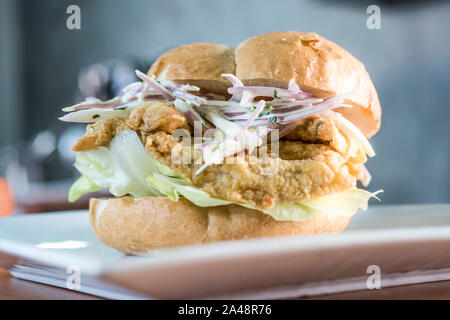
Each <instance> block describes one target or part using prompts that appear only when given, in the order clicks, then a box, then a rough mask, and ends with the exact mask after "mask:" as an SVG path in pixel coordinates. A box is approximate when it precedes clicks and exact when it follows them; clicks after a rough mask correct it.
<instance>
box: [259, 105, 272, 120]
mask: <svg viewBox="0 0 450 320" xmlns="http://www.w3.org/2000/svg"><path fill="white" fill-rule="evenodd" d="M271 111H272V107H271V106H265V107H264V109H263V110H262V111H261V112H260V113H259V115H258V118H262V117H264V116H267V115H268V114H270V112H271Z"/></svg>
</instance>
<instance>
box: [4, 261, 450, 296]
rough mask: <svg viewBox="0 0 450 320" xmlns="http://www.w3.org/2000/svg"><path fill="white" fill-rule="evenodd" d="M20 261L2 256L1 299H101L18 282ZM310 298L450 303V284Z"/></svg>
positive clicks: (441, 283)
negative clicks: (15, 272)
mask: <svg viewBox="0 0 450 320" xmlns="http://www.w3.org/2000/svg"><path fill="white" fill-rule="evenodd" d="M16 261H17V259H16V258H14V257H11V256H6V255H4V254H1V253H0V266H2V267H0V300H14V299H18V300H98V299H101V298H99V297H95V296H90V295H87V294H83V293H78V292H75V291H70V290H68V289H62V288H57V287H52V286H49V285H44V284H40V283H35V282H30V281H25V280H20V279H16V278H14V277H13V276H11V274H10V273H9V272H8V271H7V268H9V267H10V266H13V265H14V264H15V263H16ZM304 299H305V300H307V299H316V300H317V299H350V300H351V299H438V300H442V299H445V300H450V281H440V282H433V283H425V284H417V285H407V286H400V287H393V288H385V289H381V290H366V291H355V292H346V293H337V294H331V295H323V296H317V297H312V298H304Z"/></svg>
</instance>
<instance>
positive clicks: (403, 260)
mask: <svg viewBox="0 0 450 320" xmlns="http://www.w3.org/2000/svg"><path fill="white" fill-rule="evenodd" d="M0 251H3V252H5V253H8V254H10V255H13V256H16V257H19V258H21V260H20V261H19V262H18V264H17V265H16V266H15V267H14V268H12V269H11V271H12V273H13V275H15V276H17V277H20V278H24V279H28V280H33V281H38V282H43V283H48V284H52V285H56V286H63V287H64V286H65V285H66V279H67V278H68V277H69V276H70V274H67V273H66V271H67V268H68V267H69V266H75V267H76V268H79V270H80V271H81V288H80V289H79V291H82V292H87V293H91V294H95V295H99V296H105V297H110V298H126V297H143V295H145V297H155V298H198V297H200V298H202V297H221V298H222V297H227V298H237V297H239V298H242V297H244V298H286V297H294V296H304V295H316V294H323V293H332V292H339V291H348V290H360V289H365V286H366V280H367V278H368V277H369V276H370V274H367V268H368V267H369V266H371V265H375V266H378V267H379V268H380V269H381V272H382V277H381V285H382V287H386V286H392V285H399V284H407V283H418V282H427V281H439V280H446V279H450V271H449V270H450V269H447V268H450V205H415V206H376V207H373V208H372V209H370V210H369V211H368V212H365V213H359V214H357V215H356V216H355V217H354V218H353V220H352V223H351V225H350V227H349V228H348V229H347V230H346V231H345V232H343V233H342V234H335V235H319V236H299V237H289V238H273V239H265V240H246V241H233V242H222V243H215V244H210V245H203V246H195V247H183V248H175V249H166V250H160V251H154V252H152V254H151V255H150V256H149V257H132V256H125V255H123V254H121V253H119V252H117V251H115V250H113V249H111V248H107V247H105V246H104V245H102V244H101V243H100V242H99V241H98V240H97V238H96V236H95V234H94V232H93V231H92V229H91V226H90V224H89V221H88V217H87V213H86V212H73V213H54V214H45V215H32V216H23V217H14V218H4V219H1V220H0ZM424 270H425V271H424ZM111 285H112V286H111ZM119 287H120V288H125V289H128V290H129V291H127V290H122V289H119ZM130 290H131V291H130ZM136 292H138V293H139V295H137V294H134V293H136Z"/></svg>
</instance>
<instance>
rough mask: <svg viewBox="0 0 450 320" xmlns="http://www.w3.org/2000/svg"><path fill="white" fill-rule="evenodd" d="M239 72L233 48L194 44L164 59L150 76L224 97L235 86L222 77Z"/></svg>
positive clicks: (159, 61)
mask: <svg viewBox="0 0 450 320" xmlns="http://www.w3.org/2000/svg"><path fill="white" fill-rule="evenodd" d="M235 69H236V66H235V63H234V49H233V48H231V47H229V46H226V45H223V44H211V43H193V44H188V45H184V46H181V47H178V48H175V49H172V50H170V51H167V52H166V53H164V54H163V55H161V56H160V57H159V58H158V60H156V62H155V63H154V64H153V65H152V67H151V68H150V70H149V72H148V74H149V75H155V76H156V77H157V78H158V79H161V80H172V81H175V82H178V83H189V84H191V85H194V86H198V87H200V88H202V89H203V90H205V91H206V92H211V93H219V94H220V93H222V94H223V93H224V92H225V93H226V91H227V88H228V87H229V86H230V85H231V84H230V83H229V81H227V80H225V79H224V78H223V77H221V75H222V74H224V73H232V74H234V73H235Z"/></svg>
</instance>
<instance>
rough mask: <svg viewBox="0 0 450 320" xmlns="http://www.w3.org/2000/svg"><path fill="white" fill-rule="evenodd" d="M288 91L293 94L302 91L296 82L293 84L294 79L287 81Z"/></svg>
mask: <svg viewBox="0 0 450 320" xmlns="http://www.w3.org/2000/svg"><path fill="white" fill-rule="evenodd" d="M289 90H291V91H294V92H300V91H302V90H301V89H300V87H299V86H298V84H297V82H295V79H294V78H292V79H291V81H289Z"/></svg>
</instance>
